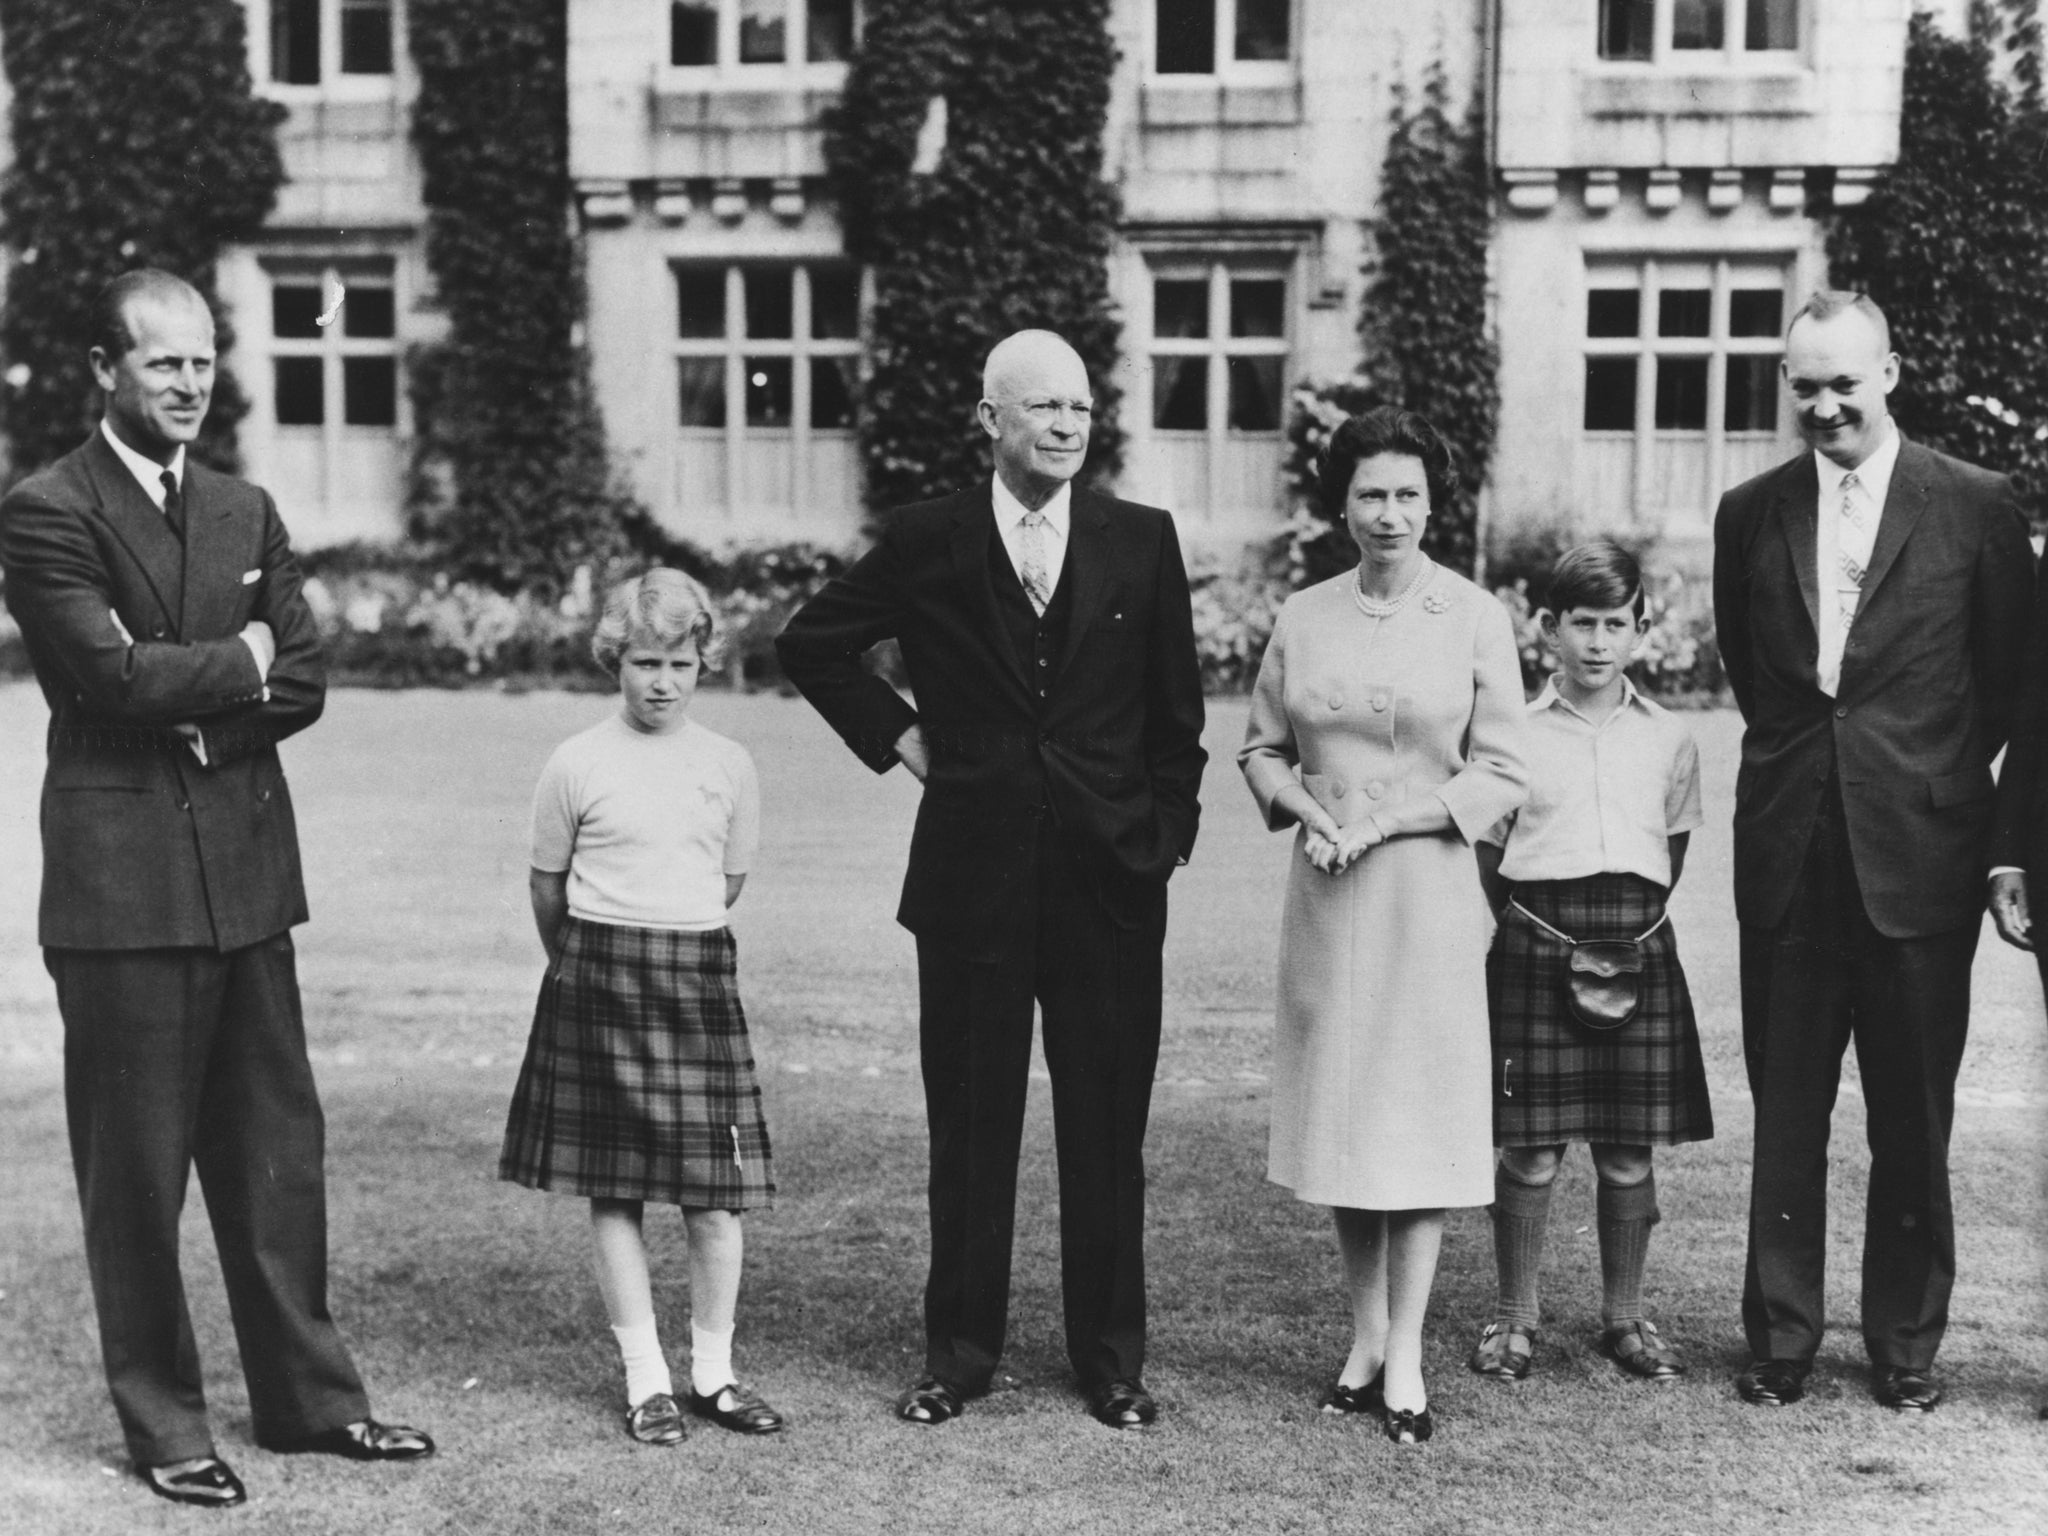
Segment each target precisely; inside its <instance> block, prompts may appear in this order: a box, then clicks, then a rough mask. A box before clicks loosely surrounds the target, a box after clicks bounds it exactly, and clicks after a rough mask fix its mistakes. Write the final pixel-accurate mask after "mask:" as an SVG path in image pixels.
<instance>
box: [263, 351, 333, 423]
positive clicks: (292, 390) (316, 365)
mask: <svg viewBox="0 0 2048 1536" xmlns="http://www.w3.org/2000/svg"><path fill="white" fill-rule="evenodd" d="M272 362H273V365H274V366H275V368H276V370H277V376H276V377H277V424H278V425H279V426H280V427H317V426H319V425H320V424H321V423H322V422H324V421H326V420H327V398H326V391H325V389H324V388H323V387H322V385H321V382H320V368H321V363H320V359H319V358H317V357H280V358H275V359H273V360H272Z"/></svg>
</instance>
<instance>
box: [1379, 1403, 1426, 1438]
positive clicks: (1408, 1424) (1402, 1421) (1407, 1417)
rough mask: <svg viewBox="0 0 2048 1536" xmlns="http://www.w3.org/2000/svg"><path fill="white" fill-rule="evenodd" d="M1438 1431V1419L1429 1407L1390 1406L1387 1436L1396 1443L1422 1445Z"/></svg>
mask: <svg viewBox="0 0 2048 1536" xmlns="http://www.w3.org/2000/svg"><path fill="white" fill-rule="evenodd" d="M1435 1433H1436V1420H1434V1419H1432V1418H1431V1417H1430V1416H1429V1410H1428V1409H1427V1408H1389V1409H1388V1410H1387V1438H1388V1439H1389V1440H1391V1441H1393V1442H1394V1444H1396V1445H1420V1444H1422V1442H1423V1441H1425V1440H1427V1439H1428V1438H1429V1437H1430V1436H1431V1435H1433V1434H1435Z"/></svg>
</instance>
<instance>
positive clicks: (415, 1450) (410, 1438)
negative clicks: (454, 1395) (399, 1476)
mask: <svg viewBox="0 0 2048 1536" xmlns="http://www.w3.org/2000/svg"><path fill="white" fill-rule="evenodd" d="M264 1449H265V1450H270V1451H276V1452H278V1453H279V1454H280V1455H284V1456H302V1455H315V1456H345V1457H347V1458H348V1459H349V1460H350V1461H420V1460H422V1459H424V1458H426V1457H428V1456H431V1455H433V1454H434V1440H433V1437H432V1436H431V1435H429V1434H428V1433H427V1432H426V1431H425V1430H422V1429H414V1428H413V1427H412V1426H411V1425H409V1424H380V1423H378V1422H377V1420H375V1419H357V1420H356V1421H355V1423H353V1424H344V1425H342V1426H341V1427H340V1428H338V1429H323V1430H321V1431H320V1433H319V1434H317V1435H306V1436H304V1437H302V1438H300V1439H297V1440H277V1441H270V1442H266V1443H265V1444H264Z"/></svg>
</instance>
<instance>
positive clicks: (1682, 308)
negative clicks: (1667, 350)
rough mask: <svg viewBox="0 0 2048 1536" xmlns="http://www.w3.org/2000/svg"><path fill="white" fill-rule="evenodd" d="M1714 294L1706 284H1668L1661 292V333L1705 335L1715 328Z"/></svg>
mask: <svg viewBox="0 0 2048 1536" xmlns="http://www.w3.org/2000/svg"><path fill="white" fill-rule="evenodd" d="M1713 319H1714V295H1713V293H1712V291H1711V290H1709V289H1706V288H1666V289H1665V290H1664V291H1663V292H1662V293H1660V294H1658V295H1657V334H1658V335H1659V336H1705V335H1707V334H1708V333H1709V332H1710V331H1711V330H1712V328H1713Z"/></svg>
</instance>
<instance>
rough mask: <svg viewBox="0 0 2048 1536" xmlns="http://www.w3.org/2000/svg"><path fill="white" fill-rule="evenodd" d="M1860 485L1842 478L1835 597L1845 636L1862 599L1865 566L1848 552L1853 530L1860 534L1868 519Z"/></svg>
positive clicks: (1852, 476) (1851, 474)
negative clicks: (1859, 488)
mask: <svg viewBox="0 0 2048 1536" xmlns="http://www.w3.org/2000/svg"><path fill="white" fill-rule="evenodd" d="M1861 484H1862V482H1861V481H1860V480H1858V479H1857V478H1856V476H1855V474H1854V473H1853V472H1852V473H1850V474H1847V475H1844V476H1843V477H1842V521H1841V524H1840V533H1839V535H1838V536H1837V539H1836V549H1837V552H1838V554H1839V557H1840V562H1841V575H1840V579H1839V580H1838V581H1837V583H1836V587H1835V593H1836V598H1837V601H1838V602H1839V603H1840V605H1841V610H1842V633H1843V634H1845V635H1846V634H1847V633H1848V632H1849V626H1850V625H1851V624H1854V623H1855V622H1856V607H1857V604H1858V603H1859V602H1861V601H1862V598H1863V569H1864V567H1863V562H1862V561H1861V560H1859V559H1857V558H1856V556H1855V555H1853V554H1851V553H1850V552H1849V542H1850V540H1849V534H1850V532H1851V530H1854V531H1855V532H1857V533H1859V534H1860V533H1861V532H1862V531H1863V527H1864V522H1865V517H1866V514H1865V512H1864V510H1863V501H1862V498H1861V497H1859V496H1858V495H1857V494H1856V488H1857V487H1858V486H1859V485H1861ZM1859 547H1860V545H1859Z"/></svg>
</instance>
